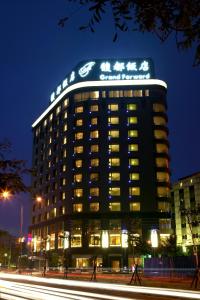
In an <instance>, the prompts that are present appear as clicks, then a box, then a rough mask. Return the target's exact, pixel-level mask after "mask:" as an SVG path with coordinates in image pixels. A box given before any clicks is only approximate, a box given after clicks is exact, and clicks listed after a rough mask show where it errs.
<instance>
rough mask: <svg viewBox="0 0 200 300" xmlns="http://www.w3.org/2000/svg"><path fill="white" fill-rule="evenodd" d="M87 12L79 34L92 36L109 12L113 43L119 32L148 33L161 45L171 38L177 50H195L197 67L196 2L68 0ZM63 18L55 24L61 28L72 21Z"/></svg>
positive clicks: (199, 14) (199, 17) (199, 20)
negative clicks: (86, 32) (173, 39)
mask: <svg viewBox="0 0 200 300" xmlns="http://www.w3.org/2000/svg"><path fill="white" fill-rule="evenodd" d="M68 2H70V4H71V3H76V4H79V5H80V8H83V10H82V11H89V12H90V18H89V20H88V21H87V23H86V25H83V26H80V30H84V29H86V30H87V29H89V30H91V32H95V26H96V24H97V23H100V22H101V20H102V18H103V16H104V14H105V13H106V12H108V11H110V10H111V12H112V16H113V19H112V21H111V22H112V23H113V25H114V36H113V41H116V39H117V37H118V32H119V31H122V32H126V31H132V32H135V31H138V32H150V33H153V34H154V35H155V36H156V37H158V38H159V39H160V40H161V41H162V42H164V41H166V40H167V38H168V37H169V36H170V35H172V34H174V35H175V38H176V45H177V47H178V49H180V50H184V49H189V48H191V47H192V46H195V47H196V53H195V58H194V66H197V65H199V64H200V1H199V0H184V1H183V0H143V1H138V0H112V1H108V0H74V1H71V0H68ZM77 11H79V10H76V11H75V12H73V14H71V16H66V17H64V18H62V19H60V21H59V22H58V25H59V26H61V27H64V25H65V23H66V21H67V20H68V19H70V17H73V15H74V13H76V12H77Z"/></svg>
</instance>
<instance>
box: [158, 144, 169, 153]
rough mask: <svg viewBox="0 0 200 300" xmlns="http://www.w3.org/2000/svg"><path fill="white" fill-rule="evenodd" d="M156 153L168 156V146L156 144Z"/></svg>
mask: <svg viewBox="0 0 200 300" xmlns="http://www.w3.org/2000/svg"><path fill="white" fill-rule="evenodd" d="M156 152H157V153H167V154H168V152H169V149H168V147H167V145H165V144H156Z"/></svg>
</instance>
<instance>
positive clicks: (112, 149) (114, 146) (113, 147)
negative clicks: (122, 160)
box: [108, 144, 119, 152]
mask: <svg viewBox="0 0 200 300" xmlns="http://www.w3.org/2000/svg"><path fill="white" fill-rule="evenodd" d="M108 150H109V152H119V145H118V144H112V145H108Z"/></svg>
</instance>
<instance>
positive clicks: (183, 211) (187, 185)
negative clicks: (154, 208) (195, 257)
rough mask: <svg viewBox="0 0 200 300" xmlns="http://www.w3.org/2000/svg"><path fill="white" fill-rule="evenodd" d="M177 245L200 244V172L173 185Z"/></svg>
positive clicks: (185, 248) (186, 246) (184, 248)
mask: <svg viewBox="0 0 200 300" xmlns="http://www.w3.org/2000/svg"><path fill="white" fill-rule="evenodd" d="M171 195H172V201H173V205H174V216H175V228H176V237H177V246H182V248H183V250H184V251H187V248H188V247H191V246H197V245H200V172H198V173H195V174H191V175H190V176H187V177H183V178H180V179H179V180H178V181H177V182H176V183H175V184H173V187H172V193H171Z"/></svg>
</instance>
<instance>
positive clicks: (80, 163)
mask: <svg viewBox="0 0 200 300" xmlns="http://www.w3.org/2000/svg"><path fill="white" fill-rule="evenodd" d="M82 163H83V161H82V159H77V160H75V166H76V168H82Z"/></svg>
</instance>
